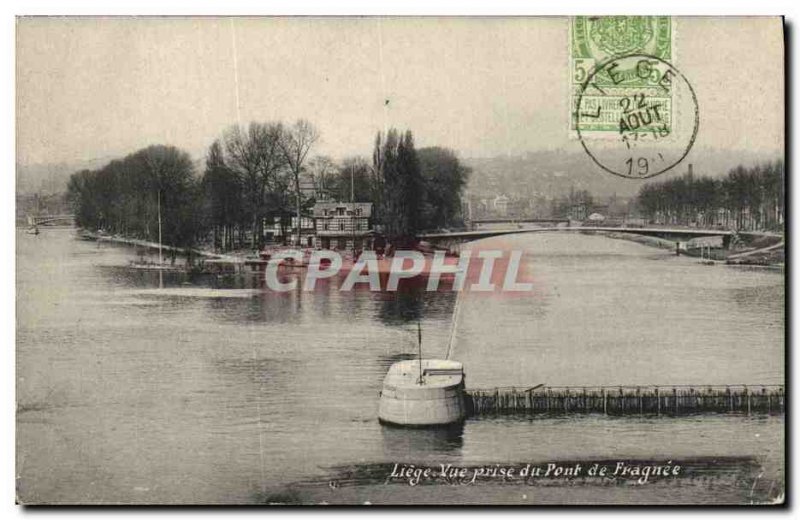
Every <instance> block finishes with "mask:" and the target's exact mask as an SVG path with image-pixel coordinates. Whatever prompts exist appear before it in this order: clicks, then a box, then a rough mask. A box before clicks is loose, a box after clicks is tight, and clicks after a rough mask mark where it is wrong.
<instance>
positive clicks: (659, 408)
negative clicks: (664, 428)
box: [656, 387, 661, 415]
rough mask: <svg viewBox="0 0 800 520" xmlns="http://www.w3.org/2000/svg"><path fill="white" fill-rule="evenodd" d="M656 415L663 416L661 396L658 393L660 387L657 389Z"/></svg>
mask: <svg viewBox="0 0 800 520" xmlns="http://www.w3.org/2000/svg"><path fill="white" fill-rule="evenodd" d="M656 415H661V396H660V395H659V393H658V387H656Z"/></svg>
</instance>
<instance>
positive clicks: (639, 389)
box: [636, 386, 642, 415]
mask: <svg viewBox="0 0 800 520" xmlns="http://www.w3.org/2000/svg"><path fill="white" fill-rule="evenodd" d="M636 397H637V398H638V399H639V415H642V389H641V388H639V387H638V386H637V387H636Z"/></svg>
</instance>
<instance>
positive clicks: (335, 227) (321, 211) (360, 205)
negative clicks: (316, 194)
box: [314, 202, 374, 250]
mask: <svg viewBox="0 0 800 520" xmlns="http://www.w3.org/2000/svg"><path fill="white" fill-rule="evenodd" d="M371 218H372V203H371V202H318V203H316V204H315V205H314V225H315V232H316V237H315V244H314V245H315V246H316V247H317V248H321V249H334V250H352V249H369V248H371V245H372V244H371V243H370V242H371V239H372V237H373V235H374V233H373V231H372V225H371Z"/></svg>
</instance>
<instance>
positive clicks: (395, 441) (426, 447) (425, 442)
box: [381, 423, 464, 459]
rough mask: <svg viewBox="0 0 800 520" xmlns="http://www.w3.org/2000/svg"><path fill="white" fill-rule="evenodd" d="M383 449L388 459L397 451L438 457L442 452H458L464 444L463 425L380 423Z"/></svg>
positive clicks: (394, 455)
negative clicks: (399, 424)
mask: <svg viewBox="0 0 800 520" xmlns="http://www.w3.org/2000/svg"><path fill="white" fill-rule="evenodd" d="M381 436H382V437H383V451H384V453H385V454H386V456H387V457H388V458H389V459H392V458H394V457H396V456H397V454H398V453H419V454H422V453H427V454H429V455H432V456H434V457H439V456H440V455H441V454H442V453H446V452H456V453H457V452H458V450H460V449H461V447H462V446H463V445H464V425H463V424H461V423H459V424H454V425H450V426H443V427H436V428H402V427H398V426H392V425H382V428H381Z"/></svg>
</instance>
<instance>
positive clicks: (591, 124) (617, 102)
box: [570, 16, 675, 139]
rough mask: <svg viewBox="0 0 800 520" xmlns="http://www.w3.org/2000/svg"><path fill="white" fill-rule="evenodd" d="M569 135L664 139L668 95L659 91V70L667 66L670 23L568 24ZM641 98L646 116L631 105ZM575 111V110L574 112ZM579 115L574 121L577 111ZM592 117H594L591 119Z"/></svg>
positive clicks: (618, 19)
mask: <svg viewBox="0 0 800 520" xmlns="http://www.w3.org/2000/svg"><path fill="white" fill-rule="evenodd" d="M570 29H571V35H570V47H571V48H570V59H571V62H572V63H571V69H570V70H571V74H570V77H571V80H570V83H571V84H570V92H571V103H570V107H571V117H570V121H571V123H570V134H571V135H572V136H573V137H581V138H582V139H586V138H592V137H599V138H619V137H620V135H621V134H625V135H627V136H629V137H630V136H636V137H637V138H639V137H642V135H643V134H653V135H654V136H655V137H658V134H659V132H660V136H661V137H664V136H665V135H668V134H669V133H670V132H671V131H672V120H673V118H672V108H673V99H672V91H671V89H666V88H663V87H662V86H660V85H659V82H660V81H661V80H662V78H663V73H664V70H662V69H665V65H666V64H668V63H670V62H672V59H673V49H672V40H673V34H674V29H675V28H674V21H673V20H672V18H670V17H669V16H576V17H573V18H572V20H571V23H570ZM631 56H639V57H645V58H648V59H647V62H648V63H649V65H646V66H645V67H642V65H641V63H642V60H641V59H639V60H631V63H634V64H637V65H636V66H631V67H629V68H627V69H626V68H622V67H620V68H617V67H616V66H611V67H608V66H607V65H608V64H609V62H611V61H614V60H619V59H624V58H626V57H631ZM644 98H647V100H648V103H647V104H648V106H649V107H653V108H652V109H651V110H649V111H648V112H647V113H644V114H637V113H636V112H635V110H633V109H635V108H636V106H637V105H641V104H643V99H644ZM579 105H580V106H579ZM579 108H580V109H581V111H582V113H583V114H584V115H583V116H582V117H579V116H578V115H577V111H578V109H579ZM593 114H597V117H592V115H593Z"/></svg>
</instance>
